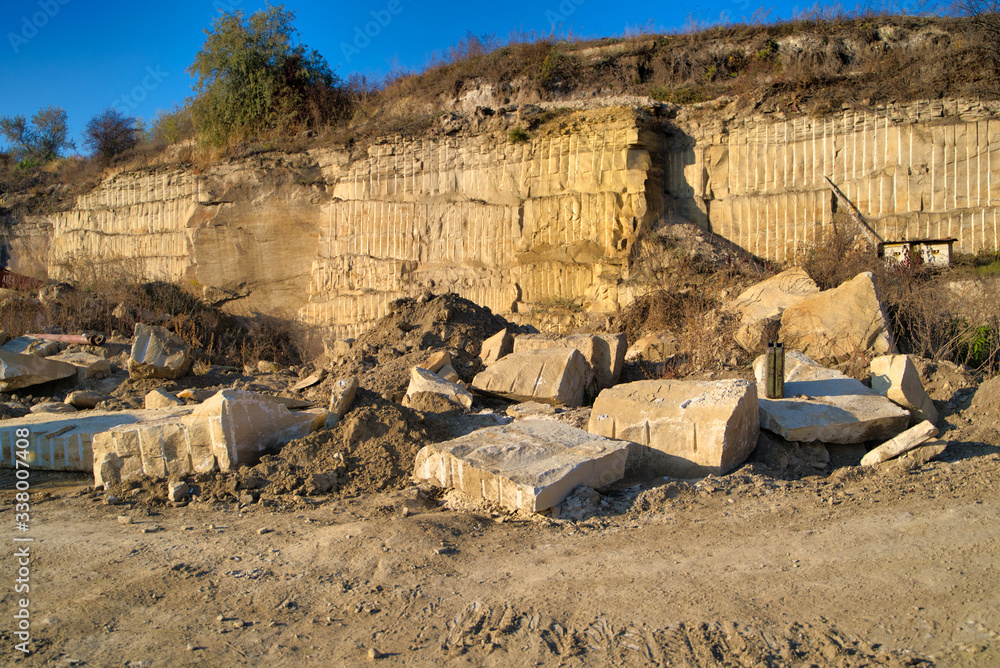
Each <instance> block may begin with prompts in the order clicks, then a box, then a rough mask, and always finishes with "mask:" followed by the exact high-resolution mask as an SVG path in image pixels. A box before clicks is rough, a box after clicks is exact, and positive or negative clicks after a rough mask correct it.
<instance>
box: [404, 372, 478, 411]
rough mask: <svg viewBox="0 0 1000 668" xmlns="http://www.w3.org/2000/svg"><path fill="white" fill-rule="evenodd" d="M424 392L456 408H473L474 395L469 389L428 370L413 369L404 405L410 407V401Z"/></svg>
mask: <svg viewBox="0 0 1000 668" xmlns="http://www.w3.org/2000/svg"><path fill="white" fill-rule="evenodd" d="M424 392H425V393H428V394H436V395H438V396H440V397H443V398H444V399H445V400H446V401H448V402H449V403H452V404H455V405H456V406H461V407H462V408H465V409H469V408H472V393H471V392H469V391H468V390H467V389H465V388H464V387H462V386H461V385H459V384H458V383H453V382H452V381H450V380H445V379H444V378H442V377H441V376H439V375H437V374H436V373H431V372H430V371H428V370H427V369H421V368H420V367H413V369H411V370H410V385H409V387H407V388H406V397H404V398H403V405H404V406H409V405H410V403H409V400H410V399H412V398H413V397H414V396H415V395H417V394H420V393H424Z"/></svg>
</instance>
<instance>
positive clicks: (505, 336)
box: [479, 329, 514, 366]
mask: <svg viewBox="0 0 1000 668" xmlns="http://www.w3.org/2000/svg"><path fill="white" fill-rule="evenodd" d="M512 352H514V335H513V334H511V333H510V332H509V331H507V330H506V329H501V330H500V331H499V332H497V333H496V334H494V335H493V336H491V337H490V338H488V339H486V340H485V341H483V346H482V348H481V349H480V351H479V359H480V360H481V361H482V363H483V366H489V365H490V364H493V363H494V362H496V361H497V360H498V359H500V358H501V357H503V356H505V355H509V354H511V353H512Z"/></svg>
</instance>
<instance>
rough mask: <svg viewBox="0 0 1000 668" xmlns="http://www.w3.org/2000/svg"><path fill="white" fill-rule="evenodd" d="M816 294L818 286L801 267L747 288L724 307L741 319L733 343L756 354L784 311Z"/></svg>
mask: <svg viewBox="0 0 1000 668" xmlns="http://www.w3.org/2000/svg"><path fill="white" fill-rule="evenodd" d="M817 292H819V286H817V285H816V282H815V281H813V280H812V279H811V278H810V277H809V274H807V273H806V271H805V269H803V268H801V267H794V268H792V269H789V270H787V271H783V272H781V273H780V274H778V275H777V276H773V277H771V278H769V279H767V280H766V281H763V282H761V283H758V284H757V285H754V286H753V287H750V288H747V289H746V290H744V291H743V292H742V293H740V296H739V297H737V298H736V299H735V300H734V301H733V303H732V304H730V305H729V306H728V307H727V308H728V310H729V311H731V312H734V313H737V314H739V315H740V316H741V322H740V328H739V330H738V331H737V332H736V337H735V338H736V343H738V344H740V346H741V347H742V348H743V349H744V350H747V351H751V352H757V351H759V350H760V349H761V346H762V345H764V344H766V343H767V341H766V340H765V339H766V338H767V335H768V334H769V333H770V330H777V327H778V325H779V323H780V322H781V314H782V313H784V312H785V309H787V308H788V307H789V306H793V305H795V304H797V303H799V302H800V301H802V300H803V299H805V298H806V297H808V296H809V295H813V294H816V293H817Z"/></svg>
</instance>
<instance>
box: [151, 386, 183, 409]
mask: <svg viewBox="0 0 1000 668" xmlns="http://www.w3.org/2000/svg"><path fill="white" fill-rule="evenodd" d="M143 405H144V406H145V408H146V410H156V409H158V408H177V407H178V406H183V405H184V402H183V401H182V400H181V399H178V398H177V397H176V396H174V395H173V394H171V393H170V392H167V391H166V390H164V389H162V388H159V387H158V388H156V389H155V390H151V391H150V392H149V393H148V394H147V395H146V396H145V397H144V398H143Z"/></svg>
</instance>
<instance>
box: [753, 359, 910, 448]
mask: <svg viewBox="0 0 1000 668" xmlns="http://www.w3.org/2000/svg"><path fill="white" fill-rule="evenodd" d="M793 360H794V362H795V364H794V367H791V364H790V362H792V361H793ZM754 366H755V371H756V370H758V368H761V367H762V364H761V358H758V359H757V361H756V362H755V363H754ZM790 367H791V368H790ZM785 369H786V372H785V398H784V399H766V398H763V397H762V398H761V399H760V426H761V429H767V430H768V431H771V432H774V433H775V434H778V435H780V436H781V437H782V438H784V439H785V440H788V441H798V442H800V443H805V442H812V441H820V442H822V443H863V442H865V441H872V440H886V439H890V438H892V437H893V436H895V435H896V434H898V433H899V432H901V431H903V430H904V429H906V427H907V425H908V424H909V421H910V413H909V411H907V410H905V409H903V408H900V407H899V406H897V405H896V404H894V403H892V402H891V401H889V400H888V399H886V398H885V397H883V396H880V395H879V394H876V393H875V392H873V391H872V390H871V389H869V388H868V387H865V386H864V385H862V384H861V383H860V382H859V381H857V380H854V379H853V378H849V377H848V376H845V375H844V374H842V373H840V372H839V371H837V370H835V369H827V368H824V367H822V366H819V365H817V364H815V363H814V362H812V360H810V359H809V358H807V357H804V356H802V355H801V354H799V353H793V352H790V353H789V354H788V355H787V356H786V359H785ZM759 377H760V374H758V378H759ZM758 389H760V388H758Z"/></svg>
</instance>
